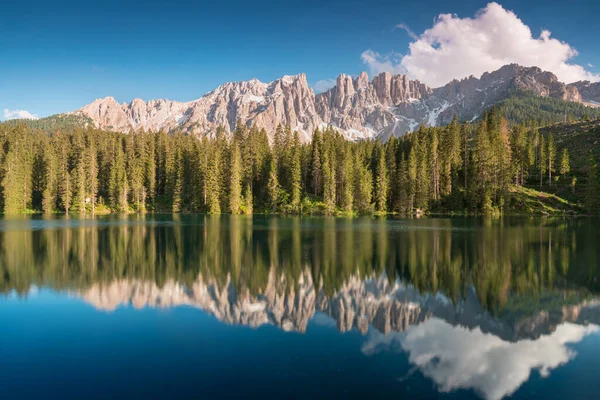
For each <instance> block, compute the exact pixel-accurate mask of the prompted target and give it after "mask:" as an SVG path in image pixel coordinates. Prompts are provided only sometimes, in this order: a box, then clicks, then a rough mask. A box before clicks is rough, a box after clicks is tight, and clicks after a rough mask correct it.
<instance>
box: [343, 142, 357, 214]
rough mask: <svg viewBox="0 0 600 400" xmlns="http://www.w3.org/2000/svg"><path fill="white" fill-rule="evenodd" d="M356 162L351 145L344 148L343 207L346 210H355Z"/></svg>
mask: <svg viewBox="0 0 600 400" xmlns="http://www.w3.org/2000/svg"><path fill="white" fill-rule="evenodd" d="M354 183H355V179H354V164H353V156H352V151H351V147H350V146H346V148H345V150H344V164H343V167H342V191H343V199H342V207H343V209H344V211H346V212H352V211H353V210H354Z"/></svg>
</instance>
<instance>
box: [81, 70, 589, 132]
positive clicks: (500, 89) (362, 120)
mask: <svg viewBox="0 0 600 400" xmlns="http://www.w3.org/2000/svg"><path fill="white" fill-rule="evenodd" d="M518 90H522V91H528V92H531V93H534V94H536V95H538V96H543V97H552V98H557V99H561V100H565V101H574V102H581V103H585V104H587V105H593V106H600V83H590V82H576V83H573V84H569V85H565V84H564V83H562V82H560V81H558V79H557V78H556V76H555V75H554V74H553V73H551V72H547V71H542V70H541V69H540V68H537V67H523V66H520V65H517V64H508V65H505V66H503V67H501V68H500V69H498V70H496V71H492V72H486V73H484V74H482V75H481V77H479V78H476V77H473V76H470V77H468V78H465V79H461V80H453V81H451V82H449V83H448V84H447V85H444V86H442V87H439V88H434V89H432V88H430V87H428V86H427V85H425V84H423V83H421V82H419V81H417V80H411V79H410V78H409V77H408V76H406V75H393V74H391V73H389V72H382V73H380V74H378V75H376V76H375V77H373V79H372V81H369V76H368V75H367V73H366V72H362V73H360V74H359V75H358V76H356V77H352V76H349V75H346V74H340V75H339V76H338V77H337V79H336V84H335V86H334V87H332V88H331V89H329V90H327V91H326V92H323V93H319V94H317V95H315V93H314V91H313V90H312V88H311V87H310V86H309V85H308V82H307V78H306V75H305V74H304V73H300V74H297V75H285V76H283V77H281V78H279V79H276V80H274V81H272V82H270V83H263V82H261V81H260V80H258V79H256V78H254V79H251V80H249V81H239V82H228V83H224V84H222V85H220V86H219V87H217V88H216V89H215V90H213V91H211V92H209V93H207V94H205V95H204V96H202V97H200V98H199V99H197V100H194V101H190V102H176V101H170V100H162V99H159V100H151V101H148V102H144V101H143V100H141V99H134V100H133V101H131V102H130V103H129V104H125V103H124V104H119V103H118V102H117V101H116V100H115V99H114V98H112V97H105V98H103V99H97V100H95V101H94V102H92V103H90V104H88V105H86V106H84V107H83V108H81V109H80V110H77V111H75V113H78V114H81V115H84V116H86V117H89V118H91V119H92V120H93V121H94V124H95V125H96V127H98V128H102V129H111V130H116V131H120V132H129V131H130V130H139V129H142V130H147V131H148V130H150V131H158V130H166V131H173V130H175V129H179V130H182V131H183V132H185V133H188V134H195V135H210V134H211V133H213V132H214V131H215V130H216V128H217V127H218V126H223V127H224V128H225V130H226V131H229V132H231V131H233V129H235V124H236V123H237V121H238V120H241V121H243V123H245V124H246V125H248V126H251V125H256V126H258V127H260V128H265V129H266V130H267V132H274V131H275V129H276V127H277V125H279V124H282V125H290V126H291V128H292V129H294V130H297V131H298V132H299V134H300V137H301V139H302V140H304V141H309V140H310V139H311V137H312V134H313V132H314V130H315V129H316V128H319V127H325V126H328V125H332V126H333V127H334V128H336V129H338V130H340V131H341V132H342V133H343V134H345V136H346V137H347V138H348V139H351V140H357V139H364V138H374V137H379V138H380V139H382V140H387V139H388V138H389V137H390V136H392V135H394V136H400V135H403V134H405V133H406V132H408V131H411V130H414V129H416V128H418V126H419V125H421V124H424V125H426V126H433V125H439V124H446V123H449V122H450V121H451V120H452V118H453V116H454V115H457V116H458V118H459V119H460V120H463V121H473V120H475V119H477V118H478V117H479V116H481V115H482V114H483V113H484V112H485V110H486V109H488V108H489V107H491V106H493V105H495V104H497V103H498V102H501V101H502V100H504V99H506V98H507V97H509V96H511V95H512V93H514V92H515V91H518Z"/></svg>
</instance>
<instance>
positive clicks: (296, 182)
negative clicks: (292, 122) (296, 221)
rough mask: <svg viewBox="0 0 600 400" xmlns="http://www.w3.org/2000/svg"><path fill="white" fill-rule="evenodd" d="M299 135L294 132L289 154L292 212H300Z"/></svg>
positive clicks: (300, 169) (300, 172)
mask: <svg viewBox="0 0 600 400" xmlns="http://www.w3.org/2000/svg"><path fill="white" fill-rule="evenodd" d="M300 152H301V149H300V137H299V136H298V132H294V138H293V145H292V155H291V166H290V173H291V180H292V185H291V186H292V190H291V192H292V198H291V202H290V205H291V209H292V211H293V212H300V201H301V195H302V164H301V160H300Z"/></svg>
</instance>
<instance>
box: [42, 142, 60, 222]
mask: <svg viewBox="0 0 600 400" xmlns="http://www.w3.org/2000/svg"><path fill="white" fill-rule="evenodd" d="M42 162H43V169H44V172H43V187H44V189H43V192H42V211H44V213H50V212H52V211H54V209H55V208H56V198H57V196H58V193H57V191H58V179H57V170H58V165H57V160H56V154H55V151H54V146H53V143H52V142H51V141H50V139H48V138H46V139H44V141H43V149H42Z"/></svg>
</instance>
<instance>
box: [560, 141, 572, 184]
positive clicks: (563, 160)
mask: <svg viewBox="0 0 600 400" xmlns="http://www.w3.org/2000/svg"><path fill="white" fill-rule="evenodd" d="M570 171H571V163H570V161H569V151H568V150H567V149H566V148H564V149H563V150H562V153H561V155H560V173H561V174H562V176H563V179H565V178H566V177H567V174H568V173H569V172H570Z"/></svg>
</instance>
